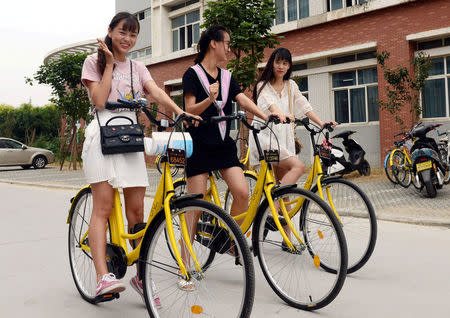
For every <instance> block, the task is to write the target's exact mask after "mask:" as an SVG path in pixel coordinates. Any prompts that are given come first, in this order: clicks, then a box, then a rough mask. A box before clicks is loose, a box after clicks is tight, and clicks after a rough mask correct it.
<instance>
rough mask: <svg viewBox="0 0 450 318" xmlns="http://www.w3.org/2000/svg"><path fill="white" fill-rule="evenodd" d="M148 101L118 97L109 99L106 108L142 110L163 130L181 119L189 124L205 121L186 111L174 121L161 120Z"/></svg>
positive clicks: (176, 123)
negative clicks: (150, 107) (149, 106)
mask: <svg viewBox="0 0 450 318" xmlns="http://www.w3.org/2000/svg"><path fill="white" fill-rule="evenodd" d="M147 105H148V102H147V100H146V99H145V98H139V99H138V100H135V101H124V100H121V99H118V100H117V102H109V101H107V102H106V103H105V109H108V110H114V109H119V108H128V109H130V110H135V109H137V110H142V111H143V112H144V114H145V115H146V116H147V118H148V119H149V120H150V121H151V122H152V123H153V124H155V125H156V126H157V127H158V130H160V131H162V130H164V129H167V128H172V127H174V126H176V125H178V124H179V123H180V122H181V121H186V122H187V123H188V124H189V125H192V124H194V122H195V121H198V122H199V123H202V122H203V121H202V120H200V119H197V118H195V117H191V116H188V115H186V113H182V114H180V115H178V116H177V118H176V119H175V120H173V121H172V123H170V122H169V120H168V119H166V118H162V119H161V120H156V118H155V117H154V116H153V115H152V114H151V113H150V111H149V110H148V108H147Z"/></svg>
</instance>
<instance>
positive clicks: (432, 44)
mask: <svg viewBox="0 0 450 318" xmlns="http://www.w3.org/2000/svg"><path fill="white" fill-rule="evenodd" d="M443 46H450V38H443V39H435V40H429V41H423V42H418V43H417V49H418V50H428V49H434V48H437V47H443Z"/></svg>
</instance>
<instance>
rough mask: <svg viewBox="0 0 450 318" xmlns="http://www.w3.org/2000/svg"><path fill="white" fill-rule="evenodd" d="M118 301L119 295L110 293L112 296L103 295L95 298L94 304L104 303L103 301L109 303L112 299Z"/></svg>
mask: <svg viewBox="0 0 450 318" xmlns="http://www.w3.org/2000/svg"><path fill="white" fill-rule="evenodd" d="M116 298H117V299H118V298H120V294H119V293H112V294H103V295H98V296H96V297H95V299H94V302H95V303H96V304H98V303H104V302H105V301H111V300H114V299H116Z"/></svg>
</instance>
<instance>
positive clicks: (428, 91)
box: [422, 56, 450, 118]
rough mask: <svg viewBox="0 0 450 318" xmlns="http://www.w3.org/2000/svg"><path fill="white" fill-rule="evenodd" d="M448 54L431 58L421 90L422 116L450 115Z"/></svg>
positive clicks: (449, 59) (449, 61) (449, 58)
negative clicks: (429, 67) (426, 77)
mask: <svg viewBox="0 0 450 318" xmlns="http://www.w3.org/2000/svg"><path fill="white" fill-rule="evenodd" d="M449 107H450V56H447V57H438V58H433V59H431V69H430V71H429V74H428V79H427V80H426V81H425V87H424V89H423V91H422V117H423V118H435V117H448V116H450V110H449Z"/></svg>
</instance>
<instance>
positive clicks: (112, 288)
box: [95, 273, 125, 296]
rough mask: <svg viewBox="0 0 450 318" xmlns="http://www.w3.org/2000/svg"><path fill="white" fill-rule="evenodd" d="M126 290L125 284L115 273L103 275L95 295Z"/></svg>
mask: <svg viewBox="0 0 450 318" xmlns="http://www.w3.org/2000/svg"><path fill="white" fill-rule="evenodd" d="M124 290H125V285H124V284H123V283H122V282H121V281H120V280H118V279H117V278H116V276H115V275H114V274H113V273H109V274H105V275H103V276H102V278H101V279H100V281H99V282H98V284H97V288H96V289H95V296H98V295H103V294H113V293H120V292H123V291H124Z"/></svg>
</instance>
